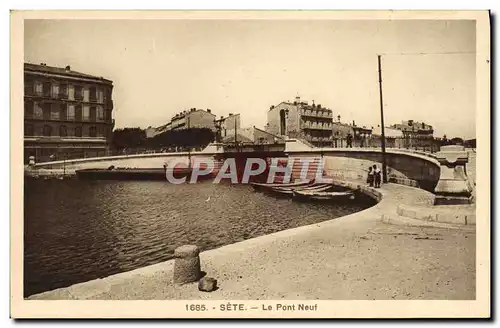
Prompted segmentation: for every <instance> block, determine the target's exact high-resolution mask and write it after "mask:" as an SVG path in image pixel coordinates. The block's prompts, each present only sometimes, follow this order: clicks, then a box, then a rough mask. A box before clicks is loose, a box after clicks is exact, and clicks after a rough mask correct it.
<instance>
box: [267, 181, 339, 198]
mask: <svg viewBox="0 0 500 328" xmlns="http://www.w3.org/2000/svg"><path fill="white" fill-rule="evenodd" d="M332 187H333V186H332V185H331V184H329V183H316V184H314V183H313V184H311V185H305V186H298V187H291V188H283V187H273V188H270V191H271V192H273V193H276V194H281V195H287V196H292V195H293V192H294V191H298V190H309V191H326V190H328V189H330V188H332Z"/></svg>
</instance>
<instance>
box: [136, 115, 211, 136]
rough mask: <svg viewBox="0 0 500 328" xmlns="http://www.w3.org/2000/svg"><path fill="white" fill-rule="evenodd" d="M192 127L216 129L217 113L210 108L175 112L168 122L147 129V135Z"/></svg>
mask: <svg viewBox="0 0 500 328" xmlns="http://www.w3.org/2000/svg"><path fill="white" fill-rule="evenodd" d="M192 128H207V129H210V130H212V131H214V130H215V115H214V114H212V111H211V110H210V109H207V110H203V109H197V108H191V109H190V110H185V111H182V112H180V113H177V114H175V115H174V117H172V119H171V120H170V122H168V123H167V124H164V125H161V126H159V127H156V128H154V127H148V128H147V129H146V137H147V138H153V137H154V136H155V135H158V134H160V133H163V132H166V131H171V130H182V129H192Z"/></svg>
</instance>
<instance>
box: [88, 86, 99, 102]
mask: <svg viewBox="0 0 500 328" xmlns="http://www.w3.org/2000/svg"><path fill="white" fill-rule="evenodd" d="M89 97H90V101H97V88H96V87H91V88H90V95H89Z"/></svg>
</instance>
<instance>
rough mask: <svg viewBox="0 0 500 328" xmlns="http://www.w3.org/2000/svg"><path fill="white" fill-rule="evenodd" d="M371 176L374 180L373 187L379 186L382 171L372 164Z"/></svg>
mask: <svg viewBox="0 0 500 328" xmlns="http://www.w3.org/2000/svg"><path fill="white" fill-rule="evenodd" d="M373 177H374V180H375V188H380V183H381V182H382V172H381V171H380V169H379V168H378V167H377V165H373Z"/></svg>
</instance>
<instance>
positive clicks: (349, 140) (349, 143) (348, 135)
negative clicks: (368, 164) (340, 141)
mask: <svg viewBox="0 0 500 328" xmlns="http://www.w3.org/2000/svg"><path fill="white" fill-rule="evenodd" d="M346 139H347V148H352V134H351V133H350V132H349V133H348V134H347V138H346Z"/></svg>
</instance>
